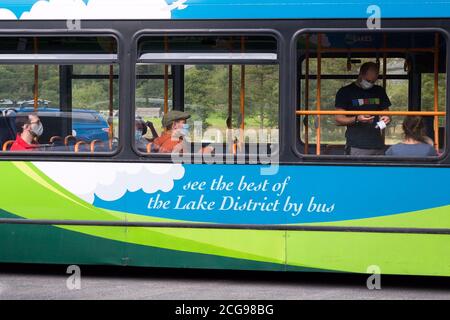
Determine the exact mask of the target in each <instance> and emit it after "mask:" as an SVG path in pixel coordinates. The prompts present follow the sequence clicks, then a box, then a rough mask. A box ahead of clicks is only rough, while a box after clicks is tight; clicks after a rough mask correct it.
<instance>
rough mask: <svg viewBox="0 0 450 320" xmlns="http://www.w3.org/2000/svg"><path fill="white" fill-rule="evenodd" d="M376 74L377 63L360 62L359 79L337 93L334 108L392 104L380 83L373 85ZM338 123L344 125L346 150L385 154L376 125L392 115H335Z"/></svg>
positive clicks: (376, 107) (381, 108) (373, 108)
mask: <svg viewBox="0 0 450 320" xmlns="http://www.w3.org/2000/svg"><path fill="white" fill-rule="evenodd" d="M378 76H379V65H378V64H376V63H374V62H366V63H364V64H363V65H362V66H361V69H360V71H359V76H358V80H357V81H355V82H354V83H352V84H350V85H347V86H345V87H343V88H341V89H339V91H338V92H337V94H336V101H335V107H336V110H345V111H384V110H388V109H389V107H390V106H391V102H390V100H389V97H388V96H387V94H386V91H385V90H384V88H383V87H381V86H378V85H375V82H376V81H377V80H378ZM335 119H336V124H337V125H338V126H347V131H346V133H345V137H346V140H347V143H346V154H350V155H356V156H358V155H359V156H364V155H384V151H385V145H384V139H383V135H382V130H380V127H379V126H378V125H377V123H379V121H383V122H384V123H385V124H386V125H387V124H389V122H390V121H391V119H390V118H389V117H388V116H381V117H379V116H372V115H370V114H367V115H359V116H347V115H337V116H336V117H335Z"/></svg>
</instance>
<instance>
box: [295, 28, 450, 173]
mask: <svg viewBox="0 0 450 320" xmlns="http://www.w3.org/2000/svg"><path fill="white" fill-rule="evenodd" d="M411 32H417V33H430V34H434V33H439V34H440V36H441V37H442V39H444V40H445V44H446V69H445V70H446V75H447V76H446V88H447V91H448V88H450V87H449V85H450V79H449V71H450V66H449V63H450V52H449V50H450V43H449V40H450V34H449V32H448V31H447V30H445V29H442V28H437V27H436V28H383V29H379V30H369V29H364V28H340V29H337V28H304V29H300V30H297V32H295V34H294V35H293V36H292V38H291V42H290V60H291V62H292V63H293V69H294V70H295V72H294V76H292V77H291V78H290V80H291V81H294V84H295V85H293V86H291V88H292V89H293V92H291V97H292V99H293V100H294V101H295V102H293V103H294V110H295V111H297V110H299V107H300V101H299V99H298V98H299V97H300V96H299V89H300V88H299V84H297V79H298V70H299V69H298V54H297V44H298V41H299V38H300V37H301V36H302V35H304V34H317V33H322V34H325V33H367V34H375V33H411ZM445 111H446V116H445V121H446V125H445V138H446V144H445V149H444V152H443V153H442V155H440V156H437V157H428V158H426V157H398V156H352V155H313V154H304V153H303V152H302V150H301V148H300V143H299V142H300V141H301V140H300V136H297V133H299V130H300V127H299V121H298V117H299V116H297V115H296V116H295V120H294V121H295V124H294V128H295V130H294V133H293V134H292V136H291V139H293V140H292V141H293V142H294V145H293V146H292V151H293V153H294V154H295V156H296V157H297V158H298V159H299V160H300V161H302V162H305V163H318V162H322V163H333V164H334V163H337V164H339V165H346V164H348V165H355V164H361V163H363V164H365V165H371V164H386V163H389V164H390V165H401V164H404V163H408V164H410V165H411V164H430V165H436V164H439V163H441V162H442V161H443V160H445V159H447V157H448V156H449V155H450V122H449V121H450V97H449V96H448V95H447V96H446V103H445Z"/></svg>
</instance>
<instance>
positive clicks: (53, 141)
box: [49, 136, 64, 147]
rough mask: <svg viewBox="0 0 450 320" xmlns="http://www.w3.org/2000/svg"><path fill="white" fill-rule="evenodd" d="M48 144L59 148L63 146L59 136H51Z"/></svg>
mask: <svg viewBox="0 0 450 320" xmlns="http://www.w3.org/2000/svg"><path fill="white" fill-rule="evenodd" d="M49 142H50V144H52V145H53V146H54V147H61V146H63V145H64V141H63V138H62V137H60V136H53V137H51V138H50V140H49Z"/></svg>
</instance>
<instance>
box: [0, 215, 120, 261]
mask: <svg viewBox="0 0 450 320" xmlns="http://www.w3.org/2000/svg"><path fill="white" fill-rule="evenodd" d="M76 229H77V231H72V230H70V228H67V229H65V228H60V227H55V226H47V225H45V226H44V225H18V224H15V225H14V224H0V252H1V254H0V261H1V262H7V263H54V264H91V265H94V264H102V265H123V263H124V252H125V244H124V243H123V242H120V241H113V240H108V239H105V238H102V237H96V236H90V235H89V233H93V232H94V231H93V230H92V229H97V230H96V232H97V233H99V232H102V233H105V234H106V233H116V234H122V235H124V234H125V228H120V227H101V228H98V227H77V228H76Z"/></svg>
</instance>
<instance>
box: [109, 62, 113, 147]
mask: <svg viewBox="0 0 450 320" xmlns="http://www.w3.org/2000/svg"><path fill="white" fill-rule="evenodd" d="M113 137H114V66H113V65H112V64H111V65H109V139H110V141H111V146H112V139H113Z"/></svg>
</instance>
